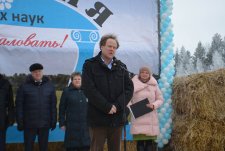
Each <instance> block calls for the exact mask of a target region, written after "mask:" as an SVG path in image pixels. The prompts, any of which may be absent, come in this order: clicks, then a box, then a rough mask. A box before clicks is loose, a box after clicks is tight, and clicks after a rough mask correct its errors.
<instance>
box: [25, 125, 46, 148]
mask: <svg viewBox="0 0 225 151" xmlns="http://www.w3.org/2000/svg"><path fill="white" fill-rule="evenodd" d="M48 135H49V128H26V129H24V147H25V151H32V150H33V146H34V141H35V138H36V136H37V137H38V144H39V150H40V151H48Z"/></svg>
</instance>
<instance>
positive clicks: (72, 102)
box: [59, 85, 90, 148]
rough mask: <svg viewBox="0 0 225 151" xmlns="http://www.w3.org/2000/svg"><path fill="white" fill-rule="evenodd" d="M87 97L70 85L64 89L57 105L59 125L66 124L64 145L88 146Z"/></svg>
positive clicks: (71, 146)
mask: <svg viewBox="0 0 225 151" xmlns="http://www.w3.org/2000/svg"><path fill="white" fill-rule="evenodd" d="M86 116H87V98H86V97H85V95H84V93H83V91H82V90H81V89H76V88H74V87H73V86H72V85H71V86H70V87H67V88H65V89H64V91H63V93H62V96H61V99H60V105H59V126H60V127H62V126H66V132H65V140H64V143H65V147H66V148H73V147H84V146H90V136H89V130H88V127H87V119H86V118H87V117H86Z"/></svg>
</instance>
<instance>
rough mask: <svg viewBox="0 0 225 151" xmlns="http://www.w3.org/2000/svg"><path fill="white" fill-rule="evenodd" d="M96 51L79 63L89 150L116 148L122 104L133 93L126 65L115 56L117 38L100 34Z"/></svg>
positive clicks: (121, 124)
mask: <svg viewBox="0 0 225 151" xmlns="http://www.w3.org/2000/svg"><path fill="white" fill-rule="evenodd" d="M99 45H100V50H101V51H100V52H99V54H98V55H97V56H95V57H93V58H91V59H87V60H86V61H85V63H84V65H83V76H82V78H83V89H84V93H85V95H86V96H87V98H88V124H89V130H90V135H91V136H90V137H91V149H90V150H91V151H103V147H104V143H105V141H106V140H107V145H108V151H120V139H121V133H122V126H123V125H124V120H123V115H124V108H125V106H126V105H127V104H128V102H129V101H130V99H131V97H132V95H133V83H132V81H131V80H130V79H129V75H128V72H127V71H126V66H125V65H124V64H123V63H121V62H120V61H117V59H116V58H115V53H116V50H117V49H118V47H119V42H118V40H117V38H116V36H114V35H110V34H109V35H104V36H103V37H102V38H101V40H100V44H99Z"/></svg>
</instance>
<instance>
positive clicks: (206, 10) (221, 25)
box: [172, 0, 225, 54]
mask: <svg viewBox="0 0 225 151" xmlns="http://www.w3.org/2000/svg"><path fill="white" fill-rule="evenodd" d="M172 22H173V25H174V28H173V30H174V35H175V36H174V43H175V50H176V48H179V49H180V48H181V46H182V45H183V46H184V47H185V48H186V49H187V50H189V51H191V53H192V54H193V52H194V50H195V48H196V47H197V43H198V42H199V41H201V42H202V43H203V44H204V45H206V44H210V43H211V39H212V37H213V35H214V34H215V33H219V34H221V36H222V37H224V36H225V0H173V15H172Z"/></svg>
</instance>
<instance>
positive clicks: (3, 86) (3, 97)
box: [0, 74, 15, 151]
mask: <svg viewBox="0 0 225 151" xmlns="http://www.w3.org/2000/svg"><path fill="white" fill-rule="evenodd" d="M14 121H15V112H14V101H13V91H12V86H11V84H10V83H9V81H8V80H7V79H5V78H4V77H3V75H2V74H0V151H5V150H6V130H7V127H8V126H12V125H13V123H14Z"/></svg>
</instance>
